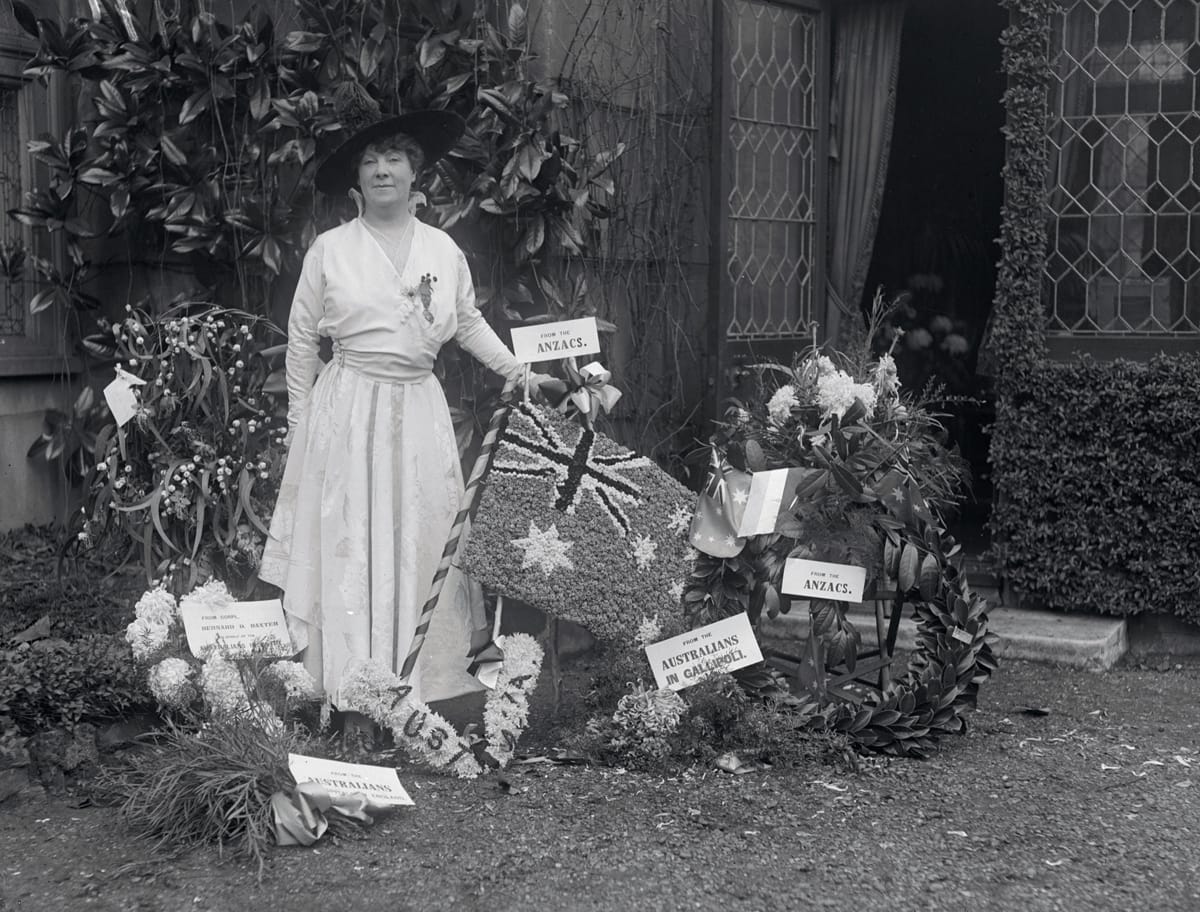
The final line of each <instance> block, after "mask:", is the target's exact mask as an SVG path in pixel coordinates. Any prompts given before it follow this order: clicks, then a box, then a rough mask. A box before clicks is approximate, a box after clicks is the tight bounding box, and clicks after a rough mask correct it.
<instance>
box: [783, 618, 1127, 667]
mask: <svg viewBox="0 0 1200 912" xmlns="http://www.w3.org/2000/svg"><path fill="white" fill-rule="evenodd" d="M992 604H993V607H992V609H991V610H990V611H989V612H988V622H989V629H990V630H991V632H993V633H995V634H996V636H997V642H996V643H995V644H994V645H993V647H992V648H993V650H994V651H995V653H996V656H997V657H998V658H1001V659H1005V658H1010V659H1030V660H1033V661H1038V662H1053V663H1055V664H1058V665H1069V666H1072V667H1075V668H1086V669H1088V670H1091V671H1105V670H1107V669H1109V668H1111V667H1112V666H1113V665H1114V664H1116V662H1117V661H1118V660H1119V659H1120V658H1121V657H1122V656H1123V655H1124V654H1125V652H1126V651H1127V649H1128V648H1129V641H1128V635H1127V632H1126V624H1125V619H1124V618H1112V617H1095V616H1092V615H1083V614H1058V613H1056V612H1051V611H1030V610H1026V609H1020V608H1003V607H1000V608H997V607H995V602H993V603H992ZM848 617H849V619H850V621H851V623H853V624H854V626H855V627H857V628H858V630H859V632H860V633H862V637H863V643H864V644H865V645H867V646H869V647H873V646H876V645H877V640H876V635H875V611H874V609H873V608H872V607H870V606H868V605H852V606H850V610H849V612H848ZM808 627H809V618H808V611H807V609H806V608H805V607H804V605H802V604H801V605H797V606H796V607H795V608H793V609H792V611H791V612H790V613H789V614H781V615H779V617H777V618H775V619H774V620H764V621H763V627H762V630H763V634H764V636H765V637H768V638H786V639H804V638H805V637H807V636H808ZM915 642H916V622H914V621H913V620H912V618H911V617H909V616H907V614H906V615H905V616H904V617H902V618H901V620H900V627H899V630H898V634H897V637H896V645H897V646H898V647H899V648H900V649H912V648H913V645H914V644H915Z"/></svg>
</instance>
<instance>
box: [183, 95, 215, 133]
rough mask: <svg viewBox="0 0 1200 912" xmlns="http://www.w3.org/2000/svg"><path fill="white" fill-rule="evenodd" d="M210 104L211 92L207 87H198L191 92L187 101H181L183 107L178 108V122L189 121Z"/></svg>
mask: <svg viewBox="0 0 1200 912" xmlns="http://www.w3.org/2000/svg"><path fill="white" fill-rule="evenodd" d="M211 104H212V92H211V91H210V90H208V89H200V90H199V91H198V92H195V93H193V94H192V95H191V96H190V97H189V98H188V99H187V101H185V102H184V103H183V107H182V108H180V109H179V123H180V126H182V125H183V124H188V123H191V122H192V121H193V120H195V119H196V118H197V117H199V116H200V115H201V114H203V113H204V112H205V111H207V110H208V109H209V106H210V105H211Z"/></svg>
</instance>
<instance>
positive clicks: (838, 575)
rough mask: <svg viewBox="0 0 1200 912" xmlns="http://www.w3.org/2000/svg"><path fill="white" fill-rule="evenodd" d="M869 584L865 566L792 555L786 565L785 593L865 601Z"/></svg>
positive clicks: (783, 589) (805, 596)
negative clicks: (865, 590) (864, 590)
mask: <svg viewBox="0 0 1200 912" xmlns="http://www.w3.org/2000/svg"><path fill="white" fill-rule="evenodd" d="M866 584H867V570H866V568H865V567H856V566H854V565H853V564H829V563H825V562H824V561H814V560H805V559H804V558H801V557H791V558H788V561H787V563H786V564H784V566H783V586H782V587H781V588H782V591H783V593H784V594H785V595H792V596H795V597H796V598H805V599H831V600H832V601H835V602H861V601H862V594H863V587H864V586H866Z"/></svg>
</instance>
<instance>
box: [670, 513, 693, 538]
mask: <svg viewBox="0 0 1200 912" xmlns="http://www.w3.org/2000/svg"><path fill="white" fill-rule="evenodd" d="M691 523H692V511H691V510H689V509H688V508H687V507H676V508H675V512H674V513H672V514H671V518H670V519H669V520H668V521H667V526H668V527H669V528H670V530H671V531H672V532H686V531H687V528H688V526H690V525H691Z"/></svg>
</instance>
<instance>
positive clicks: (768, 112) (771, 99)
mask: <svg viewBox="0 0 1200 912" xmlns="http://www.w3.org/2000/svg"><path fill="white" fill-rule="evenodd" d="M724 2H725V23H726V49H727V60H728V67H729V69H728V70H727V76H728V78H729V81H730V95H729V117H728V143H729V149H730V154H731V157H732V161H731V162H730V165H731V167H730V171H731V184H730V189H729V195H728V202H727V206H728V208H727V211H726V217H727V218H728V223H729V227H728V244H727V250H726V259H725V263H724V266H725V270H726V272H727V276H728V282H729V288H730V293H731V295H732V307H731V308H730V311H729V313H730V319H729V323H728V325H727V327H726V338H727V339H730V340H736V339H740V340H767V339H792V338H800V337H803V336H805V335H806V334H807V332H808V327H809V324H810V322H811V320H812V316H813V298H814V294H815V293H816V290H817V289H816V288H815V285H816V277H815V271H814V270H815V265H816V262H817V257H818V250H819V247H818V237H817V207H816V196H817V163H818V160H819V148H818V146H819V142H818V140H819V136H820V111H821V106H820V103H819V98H818V86H819V80H818V78H817V71H816V68H817V66H818V60H819V59H820V57H819V51H820V40H821V31H820V13H819V11H817V10H813V9H807V8H803V7H797V6H788V5H779V4H776V3H771V2H759V0H724Z"/></svg>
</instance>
